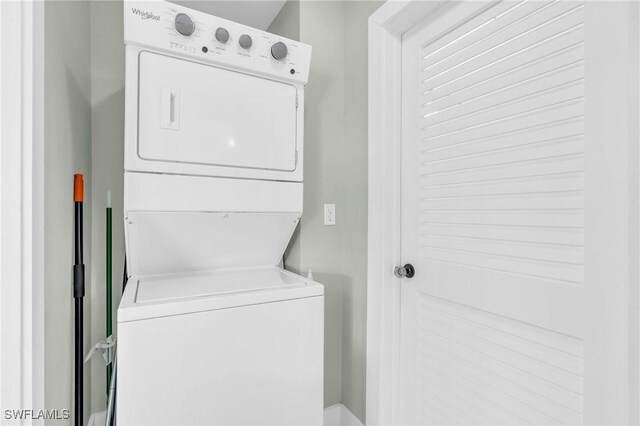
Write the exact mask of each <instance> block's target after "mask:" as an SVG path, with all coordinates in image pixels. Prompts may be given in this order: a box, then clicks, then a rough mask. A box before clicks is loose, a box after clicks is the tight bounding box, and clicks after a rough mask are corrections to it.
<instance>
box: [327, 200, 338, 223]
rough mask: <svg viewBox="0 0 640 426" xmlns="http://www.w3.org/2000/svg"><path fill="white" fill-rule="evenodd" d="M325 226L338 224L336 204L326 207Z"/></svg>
mask: <svg viewBox="0 0 640 426" xmlns="http://www.w3.org/2000/svg"><path fill="white" fill-rule="evenodd" d="M324 224H325V225H335V224H336V205H335V204H325V205H324Z"/></svg>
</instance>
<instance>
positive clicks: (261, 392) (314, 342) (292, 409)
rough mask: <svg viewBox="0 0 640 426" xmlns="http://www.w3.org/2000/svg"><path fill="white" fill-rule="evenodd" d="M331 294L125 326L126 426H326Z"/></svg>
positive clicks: (120, 403) (121, 333) (122, 386)
mask: <svg viewBox="0 0 640 426" xmlns="http://www.w3.org/2000/svg"><path fill="white" fill-rule="evenodd" d="M323 319H324V297H322V296H320V297H306V298H301V299H296V300H285V301H276V302H273V303H261V304H255V305H250V306H242V307H237V308H230V309H218V310H210V311H205V312H198V313H191V314H186V315H175V316H167V317H161V318H153V319H149V320H142V321H131V322H125V323H119V325H118V347H119V349H118V392H117V407H118V412H117V419H118V424H120V425H178V424H185V425H186V424H188V425H204V424H207V425H258V424H259V425H276V424H277V425H321V424H322V414H323V404H322V400H323V396H322V395H323V387H322V386H323V384H322V382H323V374H322V372H323V334H324V331H323Z"/></svg>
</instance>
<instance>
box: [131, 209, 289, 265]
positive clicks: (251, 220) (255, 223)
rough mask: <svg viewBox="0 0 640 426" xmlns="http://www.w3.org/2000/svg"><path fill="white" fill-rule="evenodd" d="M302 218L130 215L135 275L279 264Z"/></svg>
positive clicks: (235, 214)
mask: <svg viewBox="0 0 640 426" xmlns="http://www.w3.org/2000/svg"><path fill="white" fill-rule="evenodd" d="M299 219H300V214H299V213H297V212H291V213H289V212H285V213H255V212H250V213H247V212H176V211H173V212H171V211H169V212H162V211H129V212H127V217H126V218H125V225H126V239H127V262H128V264H127V267H128V268H129V272H130V273H131V274H132V275H147V274H168V273H177V272H187V271H204V270H215V269H236V268H251V267H260V266H274V265H276V264H277V263H278V262H279V261H280V259H281V258H282V255H283V253H284V250H285V249H286V247H287V244H288V243H289V239H290V238H291V235H292V234H293V230H294V229H295V227H296V225H297V224H298V221H299Z"/></svg>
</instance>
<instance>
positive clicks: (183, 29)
mask: <svg viewBox="0 0 640 426" xmlns="http://www.w3.org/2000/svg"><path fill="white" fill-rule="evenodd" d="M173 25H174V26H175V28H176V31H178V32H179V33H180V34H182V35H183V36H187V37H189V36H190V35H191V34H193V32H194V31H195V30H196V25H195V24H194V23H193V19H191V17H190V16H189V15H187V14H186V13H178V14H177V15H176V19H175V21H174V23H173Z"/></svg>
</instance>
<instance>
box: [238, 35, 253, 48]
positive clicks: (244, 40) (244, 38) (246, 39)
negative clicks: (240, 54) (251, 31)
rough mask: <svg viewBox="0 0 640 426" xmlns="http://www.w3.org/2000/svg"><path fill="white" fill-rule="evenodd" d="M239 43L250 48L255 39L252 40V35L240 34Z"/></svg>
mask: <svg viewBox="0 0 640 426" xmlns="http://www.w3.org/2000/svg"><path fill="white" fill-rule="evenodd" d="M238 43H239V44H240V46H241V47H242V48H243V49H249V48H250V47H251V45H252V44H253V40H251V36H250V35H247V34H242V35H241V36H240V40H238Z"/></svg>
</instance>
